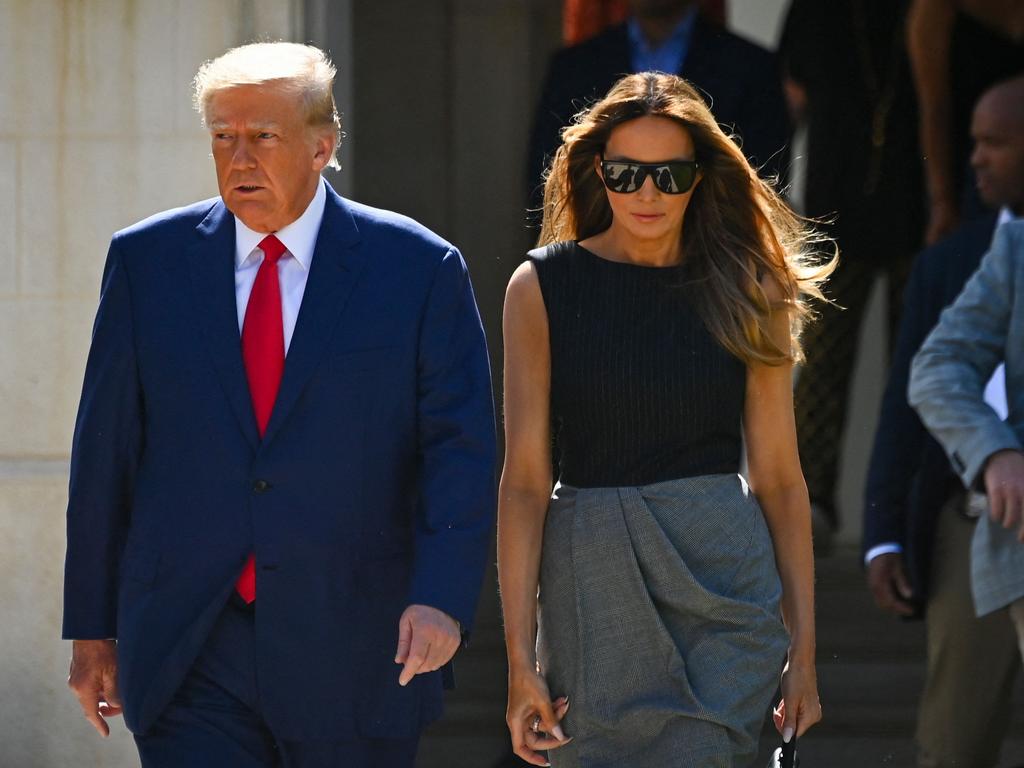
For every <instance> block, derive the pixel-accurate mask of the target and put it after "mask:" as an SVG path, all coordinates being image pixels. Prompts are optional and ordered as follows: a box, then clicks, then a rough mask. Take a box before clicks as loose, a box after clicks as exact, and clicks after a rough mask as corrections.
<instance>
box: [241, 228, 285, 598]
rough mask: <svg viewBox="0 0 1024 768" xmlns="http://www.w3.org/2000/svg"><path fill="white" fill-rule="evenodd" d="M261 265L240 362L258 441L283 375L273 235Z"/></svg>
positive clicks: (249, 584) (252, 582)
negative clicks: (258, 432)
mask: <svg viewBox="0 0 1024 768" xmlns="http://www.w3.org/2000/svg"><path fill="white" fill-rule="evenodd" d="M259 249H260V250H261V251H263V263H262V264H260V269H259V271H258V272H257V273H256V281H255V282H254V283H253V284H252V293H250V294H249V303H248V304H247V305H246V307H245V320H244V321H243V322H242V361H243V362H244V363H245V375H246V378H247V379H248V380H249V396H250V397H251V398H252V410H253V413H254V414H255V416H256V426H257V427H258V428H259V431H260V437H263V433H264V432H266V431H267V422H269V421H270V412H271V411H272V410H273V409H274V400H276V399H277V390H278V387H280V386H281V374H282V373H283V372H284V322H283V321H282V319H281V286H280V283H279V282H278V279H277V262H278V259H280V258H281V256H282V255H284V252H285V251H286V250H287V249H286V248H285V247H284V244H283V243H282V242H281V241H280V240H278V239H277V238H276V237H274V236H273V235H267V236H266V237H265V238H263V240H261V241H260V244H259ZM235 589H236V590H238V594H239V595H241V596H242V599H243V600H245V602H247V603H251V602H252V601H253V600H255V599H256V559H255V557H254V556H253V555H249V559H248V560H246V561H245V566H244V567H243V568H242V573H241V575H240V576H239V577H238V581H237V582H235Z"/></svg>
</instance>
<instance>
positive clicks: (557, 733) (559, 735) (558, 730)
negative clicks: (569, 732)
mask: <svg viewBox="0 0 1024 768" xmlns="http://www.w3.org/2000/svg"><path fill="white" fill-rule="evenodd" d="M551 735H552V736H554V737H555V738H556V739H558V740H559V741H565V733H564V732H563V731H562V726H560V725H556V726H555V727H554V728H552V729H551Z"/></svg>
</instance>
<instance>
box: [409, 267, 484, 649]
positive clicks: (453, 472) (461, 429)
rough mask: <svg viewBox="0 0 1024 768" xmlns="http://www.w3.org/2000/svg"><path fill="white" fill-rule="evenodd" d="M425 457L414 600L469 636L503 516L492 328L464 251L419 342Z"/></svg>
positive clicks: (433, 301)
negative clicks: (496, 524) (488, 332)
mask: <svg viewBox="0 0 1024 768" xmlns="http://www.w3.org/2000/svg"><path fill="white" fill-rule="evenodd" d="M418 366H419V395H418V400H419V402H418V420H419V425H418V440H419V454H420V461H421V470H420V498H419V505H418V512H417V520H416V534H415V565H414V570H413V582H412V595H411V602H412V603H418V604H422V605H429V606H433V607H435V608H439V609H441V610H442V611H444V612H445V613H447V614H449V615H450V616H453V617H454V618H455V619H457V620H458V621H459V622H460V623H461V624H462V628H463V630H464V631H466V632H468V631H469V629H470V627H471V625H472V621H473V615H474V613H475V610H476V602H477V598H478V597H479V594H480V587H481V582H482V577H483V571H484V567H485V563H486V561H487V553H488V551H489V544H490V532H491V527H492V524H493V521H494V514H495V500H496V495H495V494H496V491H495V476H494V473H495V452H496V451H495V427H494V405H493V399H492V394H491V376H490V365H489V361H488V356H487V346H486V343H485V340H484V332H483V326H482V325H481V322H480V316H479V314H478V312H477V307H476V301H475V300H474V297H473V290H472V287H471V285H470V282H469V274H468V272H467V270H466V265H465V262H463V260H462V257H461V256H460V255H459V252H458V251H457V250H455V249H451V250H449V251H448V253H447V254H445V257H444V259H443V260H442V262H441V264H440V266H439V268H438V270H437V273H436V275H435V277H434V281H433V285H432V287H431V290H430V296H429V298H428V302H427V306H426V310H425V314H424V317H423V320H422V324H421V329H420V340H419V361H418Z"/></svg>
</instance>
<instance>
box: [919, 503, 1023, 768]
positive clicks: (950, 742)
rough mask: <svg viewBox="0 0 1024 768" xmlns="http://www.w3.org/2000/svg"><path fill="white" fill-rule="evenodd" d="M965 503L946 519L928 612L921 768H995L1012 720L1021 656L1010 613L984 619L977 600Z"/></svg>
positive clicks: (947, 510) (953, 506) (950, 509)
mask: <svg viewBox="0 0 1024 768" xmlns="http://www.w3.org/2000/svg"><path fill="white" fill-rule="evenodd" d="M962 506H963V500H962V498H957V499H955V500H953V501H951V502H950V503H949V504H946V505H945V506H944V507H943V509H942V511H941V512H940V514H939V520H938V526H937V528H938V530H937V532H936V541H935V553H934V556H933V560H932V572H931V594H930V597H929V599H928V607H927V617H926V623H927V635H928V647H927V653H928V671H927V677H926V679H925V687H924V692H923V694H922V696H921V703H920V706H919V708H918V717H917V743H918V748H919V752H918V766H919V768H946V766H949V767H950V768H952V766H956V767H957V768H991V767H992V766H994V765H995V764H996V761H997V760H998V758H999V750H1000V747H1001V745H1002V742H1003V737H1004V736H1005V735H1006V731H1007V728H1008V727H1009V721H1010V714H1011V713H1010V703H1011V697H1012V692H1013V683H1014V679H1015V678H1016V676H1017V672H1018V670H1019V669H1020V666H1021V652H1020V650H1019V649H1018V647H1017V636H1016V632H1015V631H1014V627H1013V624H1012V622H1011V621H1010V617H1009V612H1008V611H997V612H996V613H993V614H989V615H988V616H984V617H982V618H980V619H979V618H977V617H975V615H974V602H973V600H972V598H971V582H970V579H971V573H970V548H971V537H972V535H973V534H974V522H973V521H972V520H968V519H966V518H965V517H964V516H963V515H962V514H960V512H959V509H960V508H961V507H962Z"/></svg>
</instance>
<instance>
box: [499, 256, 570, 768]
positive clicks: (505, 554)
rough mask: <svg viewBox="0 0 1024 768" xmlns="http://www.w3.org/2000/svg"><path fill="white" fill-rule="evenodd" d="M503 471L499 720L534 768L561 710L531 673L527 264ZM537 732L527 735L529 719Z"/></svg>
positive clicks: (533, 559) (533, 422)
mask: <svg viewBox="0 0 1024 768" xmlns="http://www.w3.org/2000/svg"><path fill="white" fill-rule="evenodd" d="M503 329H504V341H505V408H504V416H505V466H504V468H503V470H502V473H501V484H500V486H499V489H498V584H499V586H500V589H501V604H502V612H503V614H504V620H505V645H506V647H507V650H508V662H509V703H508V713H507V716H506V718H507V720H508V725H509V731H510V733H511V737H512V746H513V749H514V750H515V752H516V754H517V755H519V756H520V757H521V758H523V759H524V760H526V761H528V762H530V763H532V764H534V765H545V764H546V760H545V759H544V757H543V755H541V754H539V752H538V751H537V750H542V749H552V748H555V747H558V746H560V745H561V744H563V743H565V742H564V739H563V734H562V730H561V727H560V726H559V725H558V721H559V720H560V719H561V717H562V716H563V715H564V714H565V708H566V704H565V703H564V702H561V700H556V701H555V702H552V701H551V697H550V693H549V691H548V690H547V686H546V684H545V682H544V680H543V678H541V677H540V675H538V674H537V658H536V634H537V583H538V579H539V572H540V555H541V546H542V544H543V534H544V520H545V517H546V515H547V507H548V501H549V499H550V496H551V486H552V479H551V426H550V389H551V351H550V342H549V339H548V319H547V312H546V310H545V307H544V299H543V296H542V295H541V291H540V283H539V281H538V280H537V273H536V270H535V268H534V266H533V264H532V263H530V262H526V263H524V264H522V265H521V266H520V267H519V268H518V269H517V270H516V271H515V273H514V274H513V275H512V279H511V280H510V281H509V285H508V291H507V292H506V295H505V310H504V319H503ZM537 716H539V717H540V726H539V730H541V731H543V732H545V733H549V734H552V736H553V737H554V738H544V737H542V736H538V735H537V734H536V733H534V732H533V731H531V730H530V727H529V724H530V721H531V720H532V719H533V718H534V717H537Z"/></svg>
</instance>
